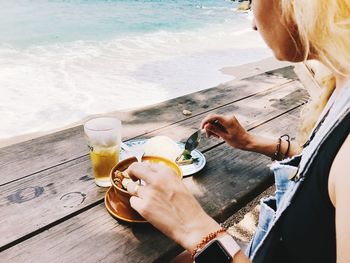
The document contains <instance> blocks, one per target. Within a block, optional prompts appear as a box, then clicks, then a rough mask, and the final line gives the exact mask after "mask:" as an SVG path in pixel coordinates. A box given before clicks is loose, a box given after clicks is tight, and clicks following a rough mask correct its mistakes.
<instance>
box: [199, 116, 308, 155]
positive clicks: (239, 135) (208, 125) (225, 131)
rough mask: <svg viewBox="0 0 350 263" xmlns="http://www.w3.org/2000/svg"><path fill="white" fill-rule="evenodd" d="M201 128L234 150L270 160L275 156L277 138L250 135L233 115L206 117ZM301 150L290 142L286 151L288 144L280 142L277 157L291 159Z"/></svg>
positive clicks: (284, 141) (283, 141)
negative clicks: (248, 152)
mask: <svg viewBox="0 0 350 263" xmlns="http://www.w3.org/2000/svg"><path fill="white" fill-rule="evenodd" d="M214 120H218V121H219V122H220V124H221V125H222V126H223V127H224V128H220V127H218V126H216V125H214V124H213V122H214ZM201 127H202V128H204V129H205V130H206V133H207V135H208V136H215V137H218V138H219V137H220V138H222V139H223V140H225V142H226V143H228V144H229V145H231V146H232V147H234V148H238V149H241V150H245V151H251V152H257V153H261V154H264V155H266V156H269V157H271V158H273V157H274V155H275V152H276V146H277V144H278V138H269V137H263V136H258V135H253V134H251V133H250V132H248V131H246V130H245V129H244V128H243V127H242V125H241V124H240V123H239V121H238V120H237V119H236V118H235V116H234V115H227V116H224V115H217V114H211V115H208V116H207V117H206V118H204V120H203V121H202V124H201ZM301 150H302V149H301V147H300V146H299V145H298V144H297V143H295V142H290V148H289V150H288V142H287V141H286V140H282V142H281V148H280V150H279V157H280V159H281V158H283V157H292V156H294V155H296V154H299V153H300V152H301Z"/></svg>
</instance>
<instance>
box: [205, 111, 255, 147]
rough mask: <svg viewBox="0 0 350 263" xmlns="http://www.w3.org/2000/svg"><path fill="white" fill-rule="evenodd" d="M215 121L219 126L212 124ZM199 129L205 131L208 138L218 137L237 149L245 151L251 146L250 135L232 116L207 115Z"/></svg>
mask: <svg viewBox="0 0 350 263" xmlns="http://www.w3.org/2000/svg"><path fill="white" fill-rule="evenodd" d="M216 120H217V121H218V122H219V123H220V125H216V124H214V121H216ZM221 126H222V127H221ZM201 128H202V129H205V131H206V134H207V136H208V137H210V136H214V137H217V138H219V137H220V138H222V139H223V140H224V141H225V142H226V143H228V144H229V145H231V146H233V147H235V148H238V149H242V150H247V149H248V148H249V145H250V144H251V140H252V138H251V136H250V134H249V133H248V132H247V131H246V130H245V129H244V128H243V127H242V125H241V124H240V123H239V122H238V120H237V119H236V117H235V116H234V115H229V116H224V115H217V114H211V115H208V116H207V117H205V118H204V119H203V121H202V123H201Z"/></svg>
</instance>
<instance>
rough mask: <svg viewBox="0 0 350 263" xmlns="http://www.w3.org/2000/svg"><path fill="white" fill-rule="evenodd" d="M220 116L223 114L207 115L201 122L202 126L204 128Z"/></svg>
mask: <svg viewBox="0 0 350 263" xmlns="http://www.w3.org/2000/svg"><path fill="white" fill-rule="evenodd" d="M219 117H221V115H218V114H209V115H208V116H206V117H205V118H204V119H203V120H202V122H201V126H200V127H201V128H202V129H204V126H205V125H206V124H208V123H210V122H211V121H214V120H215V119H218V118H219Z"/></svg>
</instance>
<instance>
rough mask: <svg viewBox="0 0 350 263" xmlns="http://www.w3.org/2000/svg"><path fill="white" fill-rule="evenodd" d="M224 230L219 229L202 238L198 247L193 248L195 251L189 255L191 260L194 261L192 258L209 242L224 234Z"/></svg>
mask: <svg viewBox="0 0 350 263" xmlns="http://www.w3.org/2000/svg"><path fill="white" fill-rule="evenodd" d="M226 230H227V229H226V228H223V227H222V228H220V229H219V230H217V231H215V232H211V233H210V234H208V235H206V236H205V237H203V238H202V240H201V241H200V242H199V243H198V245H197V246H196V247H195V249H194V250H193V251H192V253H191V257H192V259H194V256H195V255H196V254H197V253H198V251H199V250H201V249H202V248H203V247H204V246H205V245H206V244H207V243H208V242H209V241H211V240H213V239H215V238H216V237H217V236H218V234H221V233H224V232H226Z"/></svg>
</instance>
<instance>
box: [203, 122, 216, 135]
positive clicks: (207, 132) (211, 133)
mask: <svg viewBox="0 0 350 263" xmlns="http://www.w3.org/2000/svg"><path fill="white" fill-rule="evenodd" d="M209 125H210V124H209V123H206V124H205V125H204V131H205V136H206V137H207V138H210V137H211V136H214V137H215V138H219V135H217V134H215V133H213V132H211V131H210V130H209V129H208V126H209Z"/></svg>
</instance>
